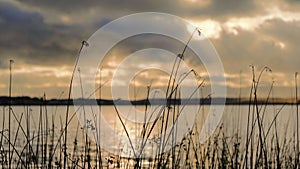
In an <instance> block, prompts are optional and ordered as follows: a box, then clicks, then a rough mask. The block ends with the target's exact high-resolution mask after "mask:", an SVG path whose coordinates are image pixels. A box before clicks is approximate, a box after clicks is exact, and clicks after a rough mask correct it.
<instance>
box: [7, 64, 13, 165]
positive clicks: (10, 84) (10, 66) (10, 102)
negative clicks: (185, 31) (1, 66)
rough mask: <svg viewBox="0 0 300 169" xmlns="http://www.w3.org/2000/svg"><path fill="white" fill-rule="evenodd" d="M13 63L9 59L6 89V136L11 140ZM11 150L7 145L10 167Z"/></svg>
mask: <svg viewBox="0 0 300 169" xmlns="http://www.w3.org/2000/svg"><path fill="white" fill-rule="evenodd" d="M13 63H14V60H9V91H8V97H9V103H8V138H9V140H11V139H12V138H11V132H12V131H11V104H12V99H11V94H12V64H13ZM12 157H13V152H11V145H10V144H9V145H8V167H9V168H11V162H12Z"/></svg>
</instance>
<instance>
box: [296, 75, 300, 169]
mask: <svg viewBox="0 0 300 169" xmlns="http://www.w3.org/2000/svg"><path fill="white" fill-rule="evenodd" d="M297 76H298V72H296V73H295V89H296V90H295V98H296V132H297V133H296V136H297V143H296V168H299V167H300V166H299V165H300V164H299V107H298V85H297V82H298V81H297Z"/></svg>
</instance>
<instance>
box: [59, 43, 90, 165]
mask: <svg viewBox="0 0 300 169" xmlns="http://www.w3.org/2000/svg"><path fill="white" fill-rule="evenodd" d="M84 46H89V44H88V42H87V41H82V42H81V47H80V50H79V52H78V55H77V57H76V61H75V65H74V69H73V71H72V76H71V81H70V86H69V92H68V103H70V100H71V91H72V85H73V79H74V74H75V70H76V68H77V64H78V60H79V56H80V53H81V51H82V49H83V47H84ZM69 107H70V106H69V104H67V111H66V120H65V129H64V130H65V132H64V133H65V136H64V137H65V142H64V163H63V166H64V167H63V168H64V169H66V165H67V156H68V154H67V140H68V139H67V135H68V127H67V126H68V119H69Z"/></svg>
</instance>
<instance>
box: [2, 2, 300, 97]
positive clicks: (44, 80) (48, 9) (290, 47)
mask: <svg viewBox="0 0 300 169" xmlns="http://www.w3.org/2000/svg"><path fill="white" fill-rule="evenodd" d="M299 9H300V1H298V0H286V1H284V0H265V1H260V0H240V1H238V0H226V1H224V0H164V1H161V0H151V1H150V0H144V1H141V0H131V1H127V0H102V1H98V0H87V1H81V0H64V1H52V0H43V1H33V0H22V1H21V0H20V1H18V0H0V74H1V77H0V79H1V80H0V95H2V96H5V95H7V94H8V82H9V60H10V59H13V60H14V64H13V96H31V97H41V96H43V94H44V93H46V95H47V97H48V98H60V97H62V98H66V97H67V92H68V87H69V83H70V79H71V74H72V70H73V66H74V63H75V59H76V55H77V53H78V50H79V48H80V46H81V41H82V40H86V39H88V38H89V37H90V36H91V35H92V34H93V33H94V32H95V31H97V30H98V29H99V28H100V27H101V26H103V25H105V24H107V23H109V22H110V21H113V20H115V19H118V18H120V17H123V16H126V15H129V14H134V13H139V12H162V13H168V14H172V15H176V16H179V17H181V18H184V19H186V20H187V21H189V22H190V23H192V24H193V25H195V26H197V27H199V28H201V31H202V32H203V33H204V34H205V36H206V37H207V38H208V39H209V40H210V41H211V43H212V44H213V45H214V47H215V49H216V51H217V52H218V54H219V57H220V59H221V61H222V63H223V66H224V70H225V77H226V80H227V83H226V87H227V95H228V96H229V97H237V96H239V94H240V93H241V95H242V96H243V97H248V95H249V89H250V87H251V82H252V73H251V68H250V67H249V65H254V66H255V70H256V73H257V74H258V73H259V71H260V70H262V69H263V68H264V67H265V66H268V67H269V68H271V69H272V72H265V73H264V74H263V76H262V79H261V84H260V96H261V97H266V95H267V93H268V91H269V89H270V87H271V85H272V82H274V88H273V93H272V94H274V96H275V97H283V98H290V97H294V95H295V94H294V74H295V72H300V66H299V65H300V57H299V53H300V48H299V42H300V33H299V30H300V12H299V11H300V10H299ZM151 38H153V37H148V38H145V37H143V38H138V37H137V38H136V39H135V40H131V41H129V42H128V43H127V44H123V45H122V44H120V45H119V46H118V47H116V48H115V49H114V50H113V51H111V52H110V59H107V61H106V62H105V66H106V68H110V69H106V70H104V73H103V78H104V79H105V78H109V77H111V76H112V73H113V68H114V67H116V64H117V63H118V62H117V61H119V62H120V60H121V59H122V58H123V57H124V55H125V54H124V53H127V54H130V51H132V49H131V48H129V47H128V46H131V47H132V46H134V44H135V45H137V46H138V45H139V44H140V43H137V42H141V41H146V42H145V43H148V44H150V46H155V44H156V43H157V42H156V41H155V40H151ZM145 39H147V40H145ZM156 39H157V37H156ZM164 40H166V39H161V40H160V43H161V44H163V42H164ZM128 44H131V45H128ZM170 44H173V45H174V46H176V43H175V42H174V43H170ZM179 46H180V45H179ZM177 47H178V46H177ZM139 49H140V48H139ZM105 66H104V67H105ZM162 76H163V75H160V77H162ZM140 80H141V81H143V80H142V79H140ZM144 81H145V80H144ZM120 83H121V82H120ZM240 88H241V90H240ZM109 89H110V86H109V84H107V85H106V86H105V87H103V91H102V92H103V93H102V96H103V97H104V98H109V97H110V94H109V92H110V90H109ZM208 92H209V91H208Z"/></svg>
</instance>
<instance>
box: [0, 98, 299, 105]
mask: <svg viewBox="0 0 300 169" xmlns="http://www.w3.org/2000/svg"><path fill="white" fill-rule="evenodd" d="M213 100H214V103H211V101H212V99H211V98H205V99H200V98H199V99H181V100H179V99H176V100H175V99H170V100H169V101H168V102H169V103H168V104H170V105H180V104H181V105H211V104H214V105H221V104H223V103H224V102H225V104H226V105H249V104H254V102H253V101H252V102H251V103H250V102H249V99H246V98H242V99H239V98H214V99H213ZM164 102H165V100H164V99H151V100H150V101H149V100H148V101H147V100H146V99H143V100H136V101H129V100H121V99H119V100H115V101H113V100H106V99H96V100H93V99H74V100H68V99H50V100H44V99H43V98H36V97H35V98H31V97H27V96H24V97H12V98H11V99H10V98H9V97H7V96H2V97H0V105H2V106H5V105H49V106H51V105H53V106H55V105H62V106H65V105H74V104H76V105H113V104H116V105H146V104H148V105H149V104H150V103H151V104H152V105H161V104H162V103H164ZM299 103H300V102H299V100H298V104H299ZM257 104H260V105H263V104H269V105H270V104H271V105H272V104H276V105H282V104H289V105H292V104H296V103H295V100H293V99H280V98H274V99H269V100H268V101H267V99H259V100H258V101H257Z"/></svg>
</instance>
